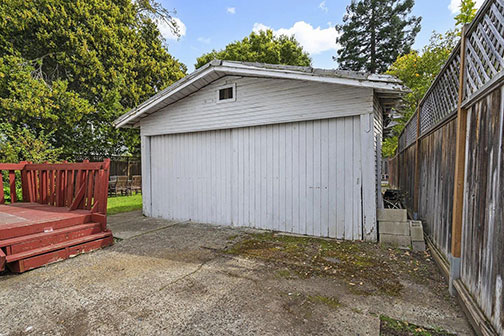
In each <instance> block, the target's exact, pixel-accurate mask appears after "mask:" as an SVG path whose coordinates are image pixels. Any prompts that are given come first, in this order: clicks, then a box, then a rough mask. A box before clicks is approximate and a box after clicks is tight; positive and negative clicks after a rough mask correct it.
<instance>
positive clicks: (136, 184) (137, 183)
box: [130, 175, 142, 194]
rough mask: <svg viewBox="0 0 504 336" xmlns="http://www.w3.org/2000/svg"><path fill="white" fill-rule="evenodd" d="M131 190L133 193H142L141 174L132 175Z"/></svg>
mask: <svg viewBox="0 0 504 336" xmlns="http://www.w3.org/2000/svg"><path fill="white" fill-rule="evenodd" d="M130 190H131V192H132V193H133V191H134V192H135V194H138V192H139V191H140V193H142V176H141V175H133V177H132V179H131V188H130Z"/></svg>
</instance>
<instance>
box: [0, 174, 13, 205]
mask: <svg viewBox="0 0 504 336" xmlns="http://www.w3.org/2000/svg"><path fill="white" fill-rule="evenodd" d="M1 187H2V188H3V185H2V186H1ZM9 187H10V198H11V203H15V202H16V201H17V195H16V172H15V171H14V170H9Z"/></svg>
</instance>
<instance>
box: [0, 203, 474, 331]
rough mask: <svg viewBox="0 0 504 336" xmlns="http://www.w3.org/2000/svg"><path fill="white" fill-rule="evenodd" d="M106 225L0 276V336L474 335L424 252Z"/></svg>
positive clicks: (125, 221) (242, 232)
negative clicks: (76, 251)
mask: <svg viewBox="0 0 504 336" xmlns="http://www.w3.org/2000/svg"><path fill="white" fill-rule="evenodd" d="M109 226H110V228H111V229H112V231H113V232H114V235H115V236H116V237H117V238H118V239H117V242H116V244H115V245H114V246H113V247H110V248H106V249H103V250H100V251H96V252H93V253H89V254H85V255H81V256H78V257H76V258H73V259H70V260H67V261H64V262H60V263H56V264H52V265H49V266H47V267H43V268H39V269H36V270H33V271H30V272H27V273H24V274H21V275H9V276H3V277H0V302H1V303H2V309H1V310H0V335H10V334H12V335H17V334H43V333H46V334H59V335H101V334H121V335H327V334H331V335H380V324H381V325H382V328H388V327H390V326H391V325H392V326H396V325H395V324H393V323H394V322H393V321H395V320H401V321H407V322H406V325H407V326H410V325H414V326H415V327H416V328H417V329H418V328H420V329H422V330H425V331H429V330H434V331H440V332H441V331H443V330H445V331H446V333H439V334H434V333H432V335H436V336H437V335H445V334H447V333H448V332H449V333H455V334H458V335H472V332H471V330H470V329H469V325H468V324H467V322H466V321H465V319H464V316H463V313H462V311H461V310H460V309H459V308H458V306H457V304H456V302H455V301H454V299H453V298H451V297H450V296H449V295H448V294H447V293H448V292H447V288H446V286H445V283H444V280H443V279H442V277H441V275H440V273H439V272H438V270H437V269H436V267H435V264H434V263H433V261H432V259H431V257H430V255H429V254H428V253H422V254H411V253H410V252H406V251H402V250H396V249H388V248H383V247H380V246H378V245H375V244H367V243H348V242H337V241H334V240H324V239H312V238H304V237H302V238H301V237H292V236H286V235H280V234H273V233H269V232H262V231H256V230H251V229H238V228H229V227H219V226H211V225H205V224H194V223H177V222H168V221H164V220H159V219H152V218H145V217H142V216H141V214H140V213H139V212H133V213H126V214H120V215H115V216H110V217H109ZM380 317H381V319H380ZM384 321H385V322H384ZM418 326H421V327H418ZM389 329H390V328H389ZM420 329H419V330H420ZM396 331H397V330H395V331H394V333H388V334H386V333H385V332H390V330H389V331H387V330H385V329H384V333H383V335H415V334H414V333H406V332H409V331H407V330H406V331H401V332H403V333H402V334H401V333H398V331H397V332H396ZM413 332H414V330H413ZM443 332H444V331H443ZM418 335H430V334H418Z"/></svg>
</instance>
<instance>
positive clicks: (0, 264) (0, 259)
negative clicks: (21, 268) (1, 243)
mask: <svg viewBox="0 0 504 336" xmlns="http://www.w3.org/2000/svg"><path fill="white" fill-rule="evenodd" d="M3 270H5V252H4V251H3V250H2V249H1V248H0V272H2V271H3Z"/></svg>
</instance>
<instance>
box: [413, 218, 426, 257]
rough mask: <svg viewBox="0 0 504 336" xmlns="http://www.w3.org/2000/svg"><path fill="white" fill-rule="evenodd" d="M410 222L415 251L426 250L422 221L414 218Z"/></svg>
mask: <svg viewBox="0 0 504 336" xmlns="http://www.w3.org/2000/svg"><path fill="white" fill-rule="evenodd" d="M409 223H410V234H411V247H412V248H413V251H416V252H417V251H425V239H424V235H423V226H422V221H416V220H412V221H409Z"/></svg>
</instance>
